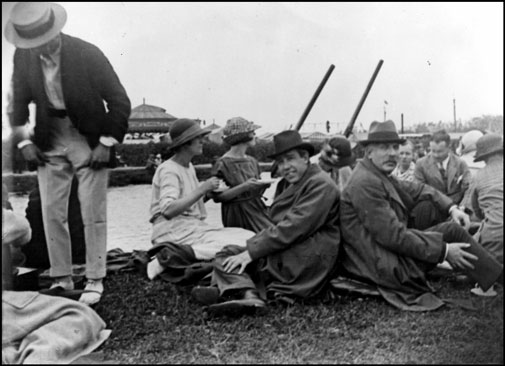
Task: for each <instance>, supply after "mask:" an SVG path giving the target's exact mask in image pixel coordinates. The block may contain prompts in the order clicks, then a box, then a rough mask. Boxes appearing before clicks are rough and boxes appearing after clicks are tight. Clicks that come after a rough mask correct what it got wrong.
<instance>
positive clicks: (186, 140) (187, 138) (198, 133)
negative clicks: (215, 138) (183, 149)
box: [168, 129, 212, 150]
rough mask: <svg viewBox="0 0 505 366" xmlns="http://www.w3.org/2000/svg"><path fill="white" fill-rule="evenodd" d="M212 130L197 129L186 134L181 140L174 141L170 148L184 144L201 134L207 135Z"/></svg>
mask: <svg viewBox="0 0 505 366" xmlns="http://www.w3.org/2000/svg"><path fill="white" fill-rule="evenodd" d="M211 132H212V131H210V130H206V129H201V130H198V131H195V132H194V133H192V134H189V135H187V136H185V137H184V138H182V139H180V140H175V141H172V144H171V145H170V146H169V147H168V148H169V149H170V150H172V149H175V148H176V147H179V146H181V145H184V144H185V143H187V142H189V141H191V140H193V139H196V138H197V137H199V136H205V135H208V134H209V133H211Z"/></svg>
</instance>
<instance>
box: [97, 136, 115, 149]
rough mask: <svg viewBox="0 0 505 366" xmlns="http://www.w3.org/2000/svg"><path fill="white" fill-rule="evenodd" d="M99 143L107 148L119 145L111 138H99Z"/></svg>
mask: <svg viewBox="0 0 505 366" xmlns="http://www.w3.org/2000/svg"><path fill="white" fill-rule="evenodd" d="M100 143H101V144H102V145H104V146H107V147H111V146H114V145H117V144H119V142H118V140H116V139H115V138H114V137H112V136H100Z"/></svg>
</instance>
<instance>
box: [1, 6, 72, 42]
mask: <svg viewBox="0 0 505 366" xmlns="http://www.w3.org/2000/svg"><path fill="white" fill-rule="evenodd" d="M66 22H67V12H66V11H65V9H64V8H63V7H62V6H61V5H58V4H55V3H35V2H19V3H17V4H16V5H14V7H13V8H12V11H11V13H10V17H9V20H8V21H7V24H6V25H5V38H6V39H7V40H8V41H9V42H10V43H12V44H13V45H14V46H16V47H17V48H35V47H39V46H42V45H43V44H45V43H47V42H49V41H50V40H51V39H53V38H54V37H56V36H57V35H58V33H60V31H61V29H62V28H63V26H64V25H65V23H66Z"/></svg>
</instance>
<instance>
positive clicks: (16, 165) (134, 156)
mask: <svg viewBox="0 0 505 366" xmlns="http://www.w3.org/2000/svg"><path fill="white" fill-rule="evenodd" d="M313 144H314V146H315V148H316V151H319V150H320V149H321V143H319V142H314V143H313ZM168 146H169V144H168V143H166V142H158V143H155V142H153V141H150V142H148V143H147V144H141V143H139V144H119V145H117V146H116V147H115V148H116V153H117V154H118V155H119V156H120V158H121V161H122V162H124V163H125V164H126V166H130V167H140V166H145V165H146V162H147V159H148V157H149V154H155V155H156V154H161V156H162V158H163V160H166V159H168V158H170V156H171V153H170V151H169V149H168ZM228 149H229V147H228V145H226V144H217V143H215V142H212V141H205V142H204V144H203V154H202V155H199V156H195V157H194V158H193V160H192V162H193V164H194V165H199V164H213V163H214V161H215V160H216V159H217V158H219V157H220V156H222V155H223V154H224V153H225V152H226V151H227V150H228ZM273 151H274V147H273V143H272V142H271V141H263V140H259V141H258V142H257V143H256V145H255V146H254V147H251V148H249V150H248V151H247V153H248V154H249V155H251V156H253V157H255V158H256V159H257V160H258V161H259V162H264V163H268V162H271V161H272V159H269V158H268V155H271V154H272V153H273ZM26 170H27V169H26V163H25V161H24V159H23V157H22V155H21V153H20V152H19V150H18V149H17V148H13V147H12V145H11V142H10V140H7V141H4V142H3V143H2V171H3V172H10V171H12V172H15V173H20V172H22V171H26Z"/></svg>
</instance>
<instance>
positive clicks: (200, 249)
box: [147, 118, 254, 280]
mask: <svg viewBox="0 0 505 366" xmlns="http://www.w3.org/2000/svg"><path fill="white" fill-rule="evenodd" d="M209 133H210V131H209V130H205V129H202V128H201V127H200V125H199V124H198V123H197V122H196V121H195V120H191V119H186V118H182V119H178V120H176V121H175V122H174V124H173V125H172V127H171V128H170V137H171V139H172V144H171V145H170V149H171V150H172V151H173V152H174V155H173V156H172V157H171V158H170V159H168V160H166V161H165V162H164V163H162V164H161V165H160V166H159V167H158V169H157V170H156V172H155V174H154V177H153V183H152V198H151V209H150V213H151V220H150V221H151V223H152V224H153V232H152V236H151V240H152V243H153V244H155V245H156V244H165V245H163V248H162V249H161V250H160V251H159V252H158V254H157V257H156V258H155V259H154V260H152V261H151V262H149V264H148V265H147V275H148V277H149V278H150V279H154V278H155V277H156V276H158V275H159V274H161V273H162V272H165V273H164V275H165V276H166V278H167V279H168V280H171V279H172V280H173V279H174V278H175V277H174V276H178V277H180V275H179V274H180V269H181V268H180V265H181V263H187V264H188V266H190V265H191V264H192V263H193V262H198V261H202V260H210V259H214V258H215V255H216V253H217V252H219V251H220V250H221V249H222V248H223V247H224V246H225V245H228V244H234V245H238V246H240V247H245V245H246V240H247V239H248V238H250V237H251V236H253V235H254V232H252V231H249V230H245V229H242V228H220V227H217V226H213V225H210V224H208V223H206V222H205V221H204V220H205V218H206V217H207V211H206V209H205V204H204V200H207V199H208V194H209V193H210V192H212V191H214V190H216V189H218V188H219V183H220V182H219V179H218V178H217V177H210V178H209V179H207V180H206V181H204V182H202V183H200V182H198V179H197V177H196V172H195V168H194V166H193V164H191V159H193V157H195V156H197V155H201V154H202V152H203V138H204V136H206V135H207V134H209ZM224 239H226V240H224ZM174 261H175V262H174ZM173 263H175V264H176V265H177V269H178V272H177V274H174V273H175V272H171V271H170V270H171V269H172V267H171V265H172V264H173Z"/></svg>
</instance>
